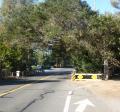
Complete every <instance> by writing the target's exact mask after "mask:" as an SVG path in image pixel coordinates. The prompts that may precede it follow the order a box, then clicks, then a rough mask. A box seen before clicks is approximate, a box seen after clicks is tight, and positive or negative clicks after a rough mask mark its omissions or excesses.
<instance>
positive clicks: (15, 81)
mask: <svg viewBox="0 0 120 112" xmlns="http://www.w3.org/2000/svg"><path fill="white" fill-rule="evenodd" d="M54 82H60V80H37V79H36V80H32V79H30V80H29V79H4V80H0V86H7V85H23V84H31V83H32V84H37V83H54Z"/></svg>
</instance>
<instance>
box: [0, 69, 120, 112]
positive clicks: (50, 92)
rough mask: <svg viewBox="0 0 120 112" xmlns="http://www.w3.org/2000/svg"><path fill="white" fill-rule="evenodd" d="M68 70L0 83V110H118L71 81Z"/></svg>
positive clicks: (75, 111)
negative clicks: (8, 83) (25, 79)
mask: <svg viewBox="0 0 120 112" xmlns="http://www.w3.org/2000/svg"><path fill="white" fill-rule="evenodd" d="M71 71H72V69H59V68H58V69H54V70H50V71H49V70H46V71H45V72H46V73H47V75H44V76H37V77H31V78H29V79H28V80H29V81H28V80H27V83H25V81H24V82H22V84H18V85H17V83H15V84H11V85H7V84H4V85H1V86H0V96H1V97H0V112H120V111H117V110H115V111H114V108H115V107H112V106H109V104H107V103H106V102H105V101H104V99H103V98H101V97H99V96H97V95H95V94H93V92H91V91H90V90H88V89H87V88H85V87H81V86H79V85H77V84H75V83H73V82H72V81H71V80H70V79H69V77H70V74H69V73H70V72H71ZM10 88H13V89H10ZM98 89H99V88H98ZM6 90H7V91H6ZM4 91H6V92H4ZM5 93H6V94H5ZM118 105H120V104H119V102H118ZM116 106H117V104H116Z"/></svg>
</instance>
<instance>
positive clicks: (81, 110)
mask: <svg viewBox="0 0 120 112" xmlns="http://www.w3.org/2000/svg"><path fill="white" fill-rule="evenodd" d="M74 104H77V105H79V106H78V107H77V108H76V110H75V112H84V110H85V108H86V107H87V105H89V106H92V107H95V105H94V104H93V103H92V102H91V101H90V100H88V99H85V100H83V101H79V102H77V103H74Z"/></svg>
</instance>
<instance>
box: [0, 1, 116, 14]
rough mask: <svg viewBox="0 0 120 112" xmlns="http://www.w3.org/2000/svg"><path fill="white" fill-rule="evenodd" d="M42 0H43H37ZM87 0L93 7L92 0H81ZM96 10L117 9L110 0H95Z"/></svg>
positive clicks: (113, 10) (102, 11) (103, 11)
mask: <svg viewBox="0 0 120 112" xmlns="http://www.w3.org/2000/svg"><path fill="white" fill-rule="evenodd" d="M38 1H43V0H38ZM82 1H87V3H88V4H89V5H90V6H91V7H92V9H94V2H93V1H94V0H82ZM1 4H2V0H0V7H1ZM96 10H98V11H99V12H100V13H101V14H104V13H105V12H110V13H115V12H118V10H117V9H115V8H113V7H112V5H111V3H110V0H96Z"/></svg>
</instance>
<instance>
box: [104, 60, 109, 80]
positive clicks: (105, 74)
mask: <svg viewBox="0 0 120 112" xmlns="http://www.w3.org/2000/svg"><path fill="white" fill-rule="evenodd" d="M108 79H109V67H108V60H107V59H105V60H104V80H108Z"/></svg>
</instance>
